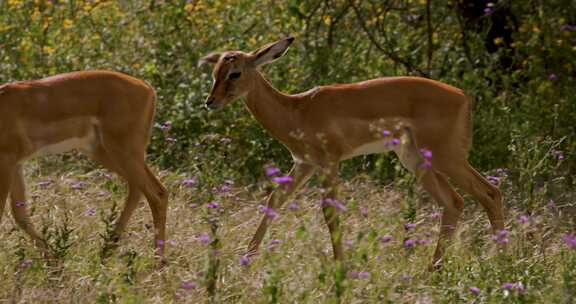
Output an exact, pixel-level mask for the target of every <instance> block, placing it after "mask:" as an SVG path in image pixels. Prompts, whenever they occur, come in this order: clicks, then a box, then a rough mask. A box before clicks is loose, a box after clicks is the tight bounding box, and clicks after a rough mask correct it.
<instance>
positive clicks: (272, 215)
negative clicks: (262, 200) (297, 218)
mask: <svg viewBox="0 0 576 304" xmlns="http://www.w3.org/2000/svg"><path fill="white" fill-rule="evenodd" d="M258 209H259V210H260V212H262V213H264V214H266V216H267V217H269V218H271V219H273V218H276V217H277V216H278V212H276V210H274V208H270V207H267V206H264V205H260V207H258Z"/></svg>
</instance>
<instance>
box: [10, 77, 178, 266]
mask: <svg viewBox="0 0 576 304" xmlns="http://www.w3.org/2000/svg"><path fill="white" fill-rule="evenodd" d="M155 103H156V94H155V92H154V89H153V88H152V87H151V86H150V85H148V84H146V83H145V82H144V81H142V80H139V79H136V78H133V77H130V76H127V75H124V74H120V73H116V72H108V71H86V72H73V73H67V74H61V75H56V76H52V77H48V78H43V79H39V80H33V81H21V82H14V83H9V84H5V85H2V86H0V219H1V217H2V213H3V211H4V207H5V205H6V200H7V197H8V194H10V197H11V207H12V212H13V215H14V219H15V221H16V223H17V225H18V226H19V227H20V228H21V229H23V230H24V231H25V232H26V233H27V234H28V235H29V236H30V238H31V239H32V241H33V243H34V245H36V246H37V247H39V248H40V249H41V250H42V251H43V252H44V253H46V254H48V246H47V245H48V244H46V242H45V240H44V239H43V238H42V237H41V236H40V235H39V234H38V232H37V231H36V230H35V229H34V227H33V225H32V223H31V222H30V218H29V215H28V214H27V212H26V205H27V203H26V194H25V185H24V178H23V172H22V164H23V162H24V161H26V160H28V159H30V158H33V157H35V156H40V155H44V154H52V153H60V152H65V151H68V150H71V149H78V150H81V151H82V152H84V153H86V154H87V155H88V156H90V157H91V158H92V159H93V160H94V161H96V162H97V163H99V164H100V165H102V166H104V167H105V168H108V169H109V170H112V171H113V172H116V173H117V174H119V175H120V176H122V177H123V178H124V179H125V180H126V181H127V183H128V197H127V199H126V203H125V206H124V209H123V210H122V212H121V214H120V217H119V218H118V219H117V221H116V223H115V227H114V231H113V234H112V236H111V238H110V240H109V241H107V242H106V243H105V247H104V248H113V247H115V246H116V244H117V243H118V241H119V238H120V235H121V234H122V232H123V230H124V229H125V228H126V225H127V223H128V220H129V218H130V216H131V215H132V213H133V211H134V209H135V208H136V207H137V206H138V202H139V200H140V199H141V197H142V194H144V195H145V196H146V198H147V200H148V203H149V205H150V208H151V209H152V215H153V220H154V227H155V244H156V245H155V246H156V253H157V254H158V255H162V254H163V244H164V239H165V225H166V208H167V202H168V201H167V192H166V189H165V188H164V186H163V185H162V184H161V183H160V182H159V181H158V179H156V177H155V176H154V175H153V174H152V172H151V171H150V169H149V168H148V166H147V165H146V163H145V156H146V147H147V146H148V141H149V137H150V130H151V127H152V123H153V118H154V112H155Z"/></svg>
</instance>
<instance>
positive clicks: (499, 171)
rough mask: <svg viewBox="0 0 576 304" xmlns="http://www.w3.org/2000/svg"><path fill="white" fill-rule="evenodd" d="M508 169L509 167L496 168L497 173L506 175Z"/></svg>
mask: <svg viewBox="0 0 576 304" xmlns="http://www.w3.org/2000/svg"><path fill="white" fill-rule="evenodd" d="M507 171H508V169H506V168H498V169H496V174H499V175H506V172H507Z"/></svg>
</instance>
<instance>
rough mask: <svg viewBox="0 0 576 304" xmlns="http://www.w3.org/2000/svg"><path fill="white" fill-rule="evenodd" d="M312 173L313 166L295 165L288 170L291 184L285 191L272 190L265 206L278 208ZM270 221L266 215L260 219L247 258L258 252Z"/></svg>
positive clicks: (249, 245)
mask: <svg viewBox="0 0 576 304" xmlns="http://www.w3.org/2000/svg"><path fill="white" fill-rule="evenodd" d="M314 171H315V168H314V166H313V165H310V164H305V163H295V164H294V166H293V167H292V169H291V170H290V173H288V174H289V176H290V177H292V183H290V184H289V185H288V188H287V189H286V190H274V191H273V192H272V193H271V194H270V196H268V199H267V200H266V206H267V207H268V208H272V209H277V208H280V207H281V206H282V204H283V203H284V202H285V201H286V200H287V199H288V197H289V196H290V195H292V194H293V193H295V192H296V191H297V190H298V189H299V188H300V187H301V186H302V185H303V184H304V183H306V181H307V180H308V179H309V178H310V176H312V174H313V173H314ZM270 220H271V218H270V217H269V216H267V215H264V216H263V217H262V220H261V221H260V225H259V226H258V229H257V230H256V233H254V236H253V237H252V240H250V243H249V244H248V252H247V255H248V256H253V255H255V254H256V252H257V251H258V247H259V246H260V243H262V239H264V235H265V234H266V230H268V225H269V224H270Z"/></svg>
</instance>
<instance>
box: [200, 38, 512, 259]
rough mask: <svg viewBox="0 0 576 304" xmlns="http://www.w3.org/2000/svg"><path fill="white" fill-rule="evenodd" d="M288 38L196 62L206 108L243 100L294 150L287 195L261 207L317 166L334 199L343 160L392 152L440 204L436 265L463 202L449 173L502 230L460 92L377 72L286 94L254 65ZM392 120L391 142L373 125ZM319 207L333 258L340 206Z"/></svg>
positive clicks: (339, 252)
mask: <svg viewBox="0 0 576 304" xmlns="http://www.w3.org/2000/svg"><path fill="white" fill-rule="evenodd" d="M293 41H294V38H293V37H289V38H285V39H281V40H279V41H277V42H274V43H271V44H267V45H265V46H263V47H261V48H259V49H256V50H255V51H253V52H250V53H245V52H242V51H227V52H222V53H218V52H216V53H211V54H209V55H207V56H205V57H203V58H202V59H201V60H200V61H199V64H204V63H210V64H213V71H212V76H213V85H212V88H211V91H210V94H209V96H208V98H207V99H206V106H207V107H208V108H209V109H220V108H222V107H224V106H226V105H227V104H228V103H230V102H231V101H233V100H235V99H239V98H244V100H245V105H246V107H247V108H248V110H249V112H251V114H252V115H253V117H254V118H255V119H256V120H257V121H258V122H259V123H260V124H261V125H262V126H263V127H264V128H265V129H266V130H267V131H268V132H269V133H270V134H271V135H272V136H273V137H274V138H275V139H277V140H279V141H280V142H281V143H282V144H283V145H284V146H285V147H286V148H287V149H288V150H289V151H290V153H291V154H292V158H293V160H294V165H293V167H292V169H291V170H290V173H289V176H290V177H292V183H291V184H290V185H289V186H288V187H287V188H286V189H284V191H285V193H281V192H279V191H278V190H276V191H274V192H272V193H271V194H270V195H269V197H268V198H267V202H266V204H267V207H269V208H274V209H276V208H279V207H281V206H282V204H283V202H284V201H285V199H282V200H281V199H280V198H286V197H287V196H288V195H291V194H293V193H294V192H295V191H296V190H297V189H299V188H300V187H301V186H302V185H303V184H304V183H305V182H306V181H307V180H308V179H309V178H310V176H311V175H312V174H313V173H315V172H316V171H320V172H322V173H323V176H324V178H323V181H322V184H323V187H324V188H325V189H327V190H328V191H326V192H325V193H324V194H323V195H324V200H323V201H324V202H334V200H336V199H337V190H338V179H339V177H338V171H339V163H340V162H341V161H343V160H346V159H349V158H352V157H355V156H358V155H366V154H373V153H383V152H387V151H390V150H392V151H394V152H395V154H396V155H397V156H398V157H399V159H400V161H401V163H402V164H403V166H404V167H405V168H406V169H408V170H409V171H411V172H412V173H414V174H415V175H416V177H417V180H418V181H419V183H420V184H421V186H422V187H423V188H424V189H425V190H426V191H427V192H428V193H429V194H430V195H431V197H432V198H433V199H434V200H435V201H436V202H437V203H438V204H439V205H440V206H441V207H443V212H442V219H441V229H440V236H439V239H438V242H437V245H436V250H435V253H434V256H433V259H432V267H435V266H439V265H440V264H441V261H442V256H443V253H444V251H445V246H446V244H447V243H448V241H449V240H450V239H451V237H452V236H453V234H454V230H455V228H456V225H457V223H458V220H459V217H460V215H461V213H462V211H463V208H464V201H463V199H462V197H461V196H460V195H459V194H458V193H457V192H456V191H455V190H454V189H453V188H452V186H451V185H450V184H449V183H448V178H449V179H450V180H451V181H452V182H453V183H455V184H456V185H458V186H459V187H461V188H462V189H463V190H464V191H466V192H467V193H469V194H471V195H472V196H473V197H475V198H476V199H477V200H478V201H480V203H481V204H482V206H483V207H484V208H485V210H486V212H487V214H488V217H489V220H490V223H491V226H492V228H493V230H494V231H495V232H496V231H499V230H502V229H504V212H503V207H502V196H501V193H500V191H499V189H498V188H497V187H495V186H493V185H492V184H491V183H490V182H488V181H487V180H486V179H485V178H484V177H482V175H480V174H479V173H478V172H477V171H476V170H475V169H474V168H473V167H472V166H471V165H470V164H469V163H468V161H467V158H468V153H469V150H470V146H471V143H472V127H471V104H470V101H469V99H468V97H466V95H465V94H464V93H463V92H462V90H460V89H457V88H455V87H452V86H449V85H447V84H444V83H441V82H438V81H434V80H430V79H426V78H420V77H382V78H377V79H372V80H367V81H363V82H358V83H351V84H336V85H329V86H322V87H315V88H313V89H311V90H309V91H306V92H303V93H300V94H295V95H289V94H284V93H282V92H279V91H278V90H276V89H275V88H274V87H273V86H272V85H271V84H270V83H269V82H268V81H267V80H266V79H265V78H264V76H262V74H261V73H260V72H259V70H258V67H260V66H262V65H264V64H267V63H271V62H273V61H275V60H277V59H278V58H280V57H281V56H283V55H284V54H285V53H286V51H287V50H288V47H289V46H290V45H291V44H292V42H293ZM391 124H393V125H399V127H397V128H395V129H394V128H392V130H393V132H394V136H397V137H399V138H401V139H402V140H401V141H399V142H398V141H397V142H396V144H395V145H390V144H388V143H387V140H389V139H386V138H383V137H380V138H378V137H375V135H374V129H375V127H374V126H378V125H380V126H384V127H387V128H390V127H391V126H390V125H391ZM382 132H383V133H385V132H390V131H389V130H387V129H384V130H382ZM423 149H425V150H423ZM422 151H425V152H426V153H422ZM423 154H424V155H423ZM330 200H332V201H330ZM322 211H323V215H324V219H325V222H326V224H327V226H328V230H329V232H330V238H331V243H332V249H333V255H334V258H335V260H336V261H337V262H342V261H343V259H344V252H343V248H342V233H341V227H340V220H339V215H338V214H339V212H340V211H339V210H338V209H337V208H335V204H333V203H332V204H330V203H324V204H322ZM269 224H270V218H269V217H267V216H264V217H263V219H262V220H261V222H260V225H259V226H258V228H257V230H256V233H255V234H254V236H253V238H252V239H251V241H250V243H249V245H248V251H247V255H248V256H253V255H254V254H256V253H257V250H258V247H259V246H260V243H261V242H262V239H263V238H264V235H265V233H266V230H267V228H268V226H269Z"/></svg>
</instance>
